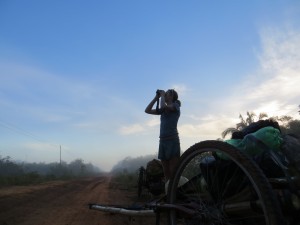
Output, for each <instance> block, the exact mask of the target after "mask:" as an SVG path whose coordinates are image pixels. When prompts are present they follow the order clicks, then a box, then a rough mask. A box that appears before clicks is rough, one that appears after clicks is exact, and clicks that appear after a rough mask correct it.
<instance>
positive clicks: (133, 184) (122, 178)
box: [111, 172, 138, 191]
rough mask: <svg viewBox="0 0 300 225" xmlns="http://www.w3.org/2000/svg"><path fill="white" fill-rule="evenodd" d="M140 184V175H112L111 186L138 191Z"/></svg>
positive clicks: (121, 173) (122, 173) (125, 173)
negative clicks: (138, 184) (138, 183)
mask: <svg viewBox="0 0 300 225" xmlns="http://www.w3.org/2000/svg"><path fill="white" fill-rule="evenodd" d="M137 182H138V173H127V172H119V173H115V174H113V175H112V182H111V184H112V185H114V186H118V188H120V189H126V190H128V191H136V190H137Z"/></svg>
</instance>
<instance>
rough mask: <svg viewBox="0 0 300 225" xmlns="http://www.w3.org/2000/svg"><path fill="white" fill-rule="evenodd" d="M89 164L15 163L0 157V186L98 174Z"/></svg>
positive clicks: (79, 160)
mask: <svg viewBox="0 0 300 225" xmlns="http://www.w3.org/2000/svg"><path fill="white" fill-rule="evenodd" d="M99 172H101V170H100V169H99V168H98V167H96V166H94V165H92V164H91V163H84V161H83V160H82V159H76V160H74V161H72V162H70V163H66V162H64V161H62V162H61V163H57V162H54V163H48V164H46V163H25V162H22V163H17V162H14V161H13V160H12V159H11V158H10V157H9V156H7V157H2V156H0V185H24V184H32V183H41V182H44V181H49V180H55V179H71V178H76V177H88V176H95V175H97V174H99Z"/></svg>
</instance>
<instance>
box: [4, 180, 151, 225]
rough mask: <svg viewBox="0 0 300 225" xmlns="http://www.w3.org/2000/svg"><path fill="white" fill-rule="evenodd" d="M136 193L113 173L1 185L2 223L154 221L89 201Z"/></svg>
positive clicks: (126, 200) (122, 199)
mask: <svg viewBox="0 0 300 225" xmlns="http://www.w3.org/2000/svg"><path fill="white" fill-rule="evenodd" d="M134 194H135V193H132V192H128V191H126V190H124V189H120V187H119V185H118V184H115V183H113V182H112V178H111V176H101V177H97V178H88V179H80V180H75V181H64V182H62V181H58V182H50V183H47V184H43V185H35V186H27V187H8V188H1V189H0V225H85V224H88V225H118V224H124V225H127V224H128V225H129V224H130V225H139V224H143V225H150V224H151V225H152V224H155V219H154V218H135V219H132V218H131V219H130V218H129V217H127V216H124V215H112V214H109V213H103V212H99V211H96V210H90V209H89V208H88V204H89V203H100V204H120V205H122V204H123V205H129V204H131V203H132V196H133V195H134Z"/></svg>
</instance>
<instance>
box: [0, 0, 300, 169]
mask: <svg viewBox="0 0 300 225" xmlns="http://www.w3.org/2000/svg"><path fill="white" fill-rule="evenodd" d="M299 23H300V2H299V1H297V0H294V1H292V0H287V1H283V0H282V1H281V0H272V1H271V0H270V1H261V0H253V1H236V0H229V1H177V0H176V1H144V0H139V1H137V0H135V1H133V0H122V1H121V0H118V1H117V0H111V1H104V0H101V1H67V0H64V1H39V0H35V1H34V0H28V1H20V0H19V1H17V0H10V1H9V0H0V108H1V111H0V155H1V156H2V157H5V156H10V157H12V159H14V160H21V161H29V162H46V163H48V162H55V161H59V151H60V146H61V149H62V160H64V161H66V162H70V161H72V160H74V159H77V158H81V159H83V160H84V161H85V162H86V163H88V162H91V163H93V164H95V165H97V166H99V167H100V168H102V169H105V170H110V168H111V167H112V166H113V165H115V164H116V163H117V162H118V161H119V160H122V159H123V158H124V157H126V156H131V157H137V156H142V155H149V154H155V153H156V152H157V147H158V135H159V134H158V133H159V117H157V116H151V115H148V114H145V113H144V109H145V107H146V106H147V104H148V103H149V102H150V100H151V99H152V98H153V97H154V95H155V91H156V89H168V88H175V89H176V90H177V91H178V93H179V98H180V100H181V101H182V109H181V110H182V114H181V118H180V120H179V124H178V129H179V133H180V138H181V146H182V150H183V151H184V150H186V149H187V148H188V147H189V146H191V145H193V144H194V143H196V142H199V141H202V140H208V139H216V138H220V137H221V132H222V131H223V130H224V129H226V128H228V127H232V126H234V125H235V124H236V123H237V122H238V116H239V114H240V113H241V114H242V115H245V114H246V112H247V111H253V112H255V113H257V114H259V113H260V112H266V113H267V114H268V115H269V116H281V115H290V116H292V117H294V118H295V119H299V115H298V112H297V111H298V105H299V104H300V91H299V84H300V64H299V61H300V24H299Z"/></svg>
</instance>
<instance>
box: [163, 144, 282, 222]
mask: <svg viewBox="0 0 300 225" xmlns="http://www.w3.org/2000/svg"><path fill="white" fill-rule="evenodd" d="M176 168H177V170H176V171H175V173H174V174H173V177H172V178H171V180H170V184H169V188H168V196H167V199H168V203H170V204H177V205H178V204H188V205H190V208H191V209H192V210H194V212H195V213H194V215H193V216H192V217H190V218H187V217H186V215H184V214H182V213H180V212H179V210H175V209H174V210H170V211H169V223H170V224H171V225H176V224H205V225H206V224H218V225H221V224H226V225H229V224H230V225H237V224H243V225H250V224H251V225H252V224H256V225H257V224H259V225H283V224H285V221H284V219H283V215H282V211H281V209H280V206H279V203H278V200H277V198H276V197H275V194H274V192H273V190H272V188H271V186H270V184H269V182H268V181H267V179H266V177H265V176H264V174H263V172H262V171H261V169H260V168H259V167H258V166H257V164H256V163H255V162H254V161H253V160H252V159H250V158H249V157H247V156H246V155H245V154H243V153H242V152H241V151H239V150H237V149H236V148H235V147H233V146H231V145H229V144H227V143H225V142H221V141H203V142H199V143H197V144H195V145H193V146H191V147H190V148H189V149H188V150H187V151H185V152H184V154H183V155H182V156H181V157H180V161H179V163H178V165H177V167H176ZM183 178H184V179H188V181H187V182H186V183H185V184H182V183H181V184H180V182H182V180H183ZM180 185H181V186H180ZM178 186H179V187H178Z"/></svg>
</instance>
